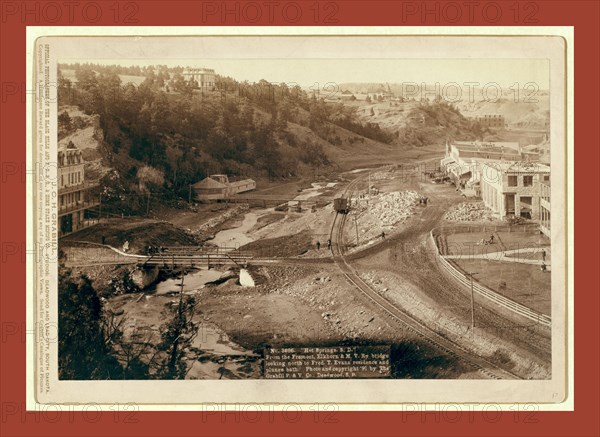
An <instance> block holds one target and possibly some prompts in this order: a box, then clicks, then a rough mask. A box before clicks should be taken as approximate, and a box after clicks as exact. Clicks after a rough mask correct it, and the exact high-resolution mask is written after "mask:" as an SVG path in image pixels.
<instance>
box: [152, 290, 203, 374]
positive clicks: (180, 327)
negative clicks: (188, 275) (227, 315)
mask: <svg viewBox="0 0 600 437" xmlns="http://www.w3.org/2000/svg"><path fill="white" fill-rule="evenodd" d="M182 288H183V285H182ZM195 308H196V300H195V299H194V297H193V296H184V295H183V291H182V292H181V294H180V296H179V303H178V304H177V305H176V306H167V308H166V309H165V311H164V312H163V316H164V317H165V318H169V316H170V320H168V321H167V322H166V323H164V324H163V325H162V326H161V327H160V331H161V332H162V335H161V336H162V341H161V343H160V344H159V345H158V347H157V350H158V353H157V355H156V356H155V363H154V364H153V366H154V367H156V377H158V378H159V379H184V378H185V375H186V373H187V364H186V362H185V361H184V360H183V357H184V356H185V353H186V349H189V347H190V346H191V345H192V341H193V340H194V338H195V337H196V335H197V334H198V323H195V322H194V321H193V318H194V314H195Z"/></svg>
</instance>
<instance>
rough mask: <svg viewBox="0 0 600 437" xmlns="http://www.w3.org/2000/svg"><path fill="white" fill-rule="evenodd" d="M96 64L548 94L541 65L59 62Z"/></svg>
mask: <svg viewBox="0 0 600 437" xmlns="http://www.w3.org/2000/svg"><path fill="white" fill-rule="evenodd" d="M62 62H65V63H70V62H93V63H101V64H119V65H124V66H130V65H140V66H143V65H152V64H154V65H158V64H160V65H167V66H169V67H175V66H178V65H179V66H182V67H187V66H189V67H206V68H213V69H214V70H215V72H216V73H218V74H220V75H223V76H230V77H233V78H234V79H236V80H238V81H244V80H247V81H249V82H258V81H259V80H261V79H265V80H267V81H269V82H277V83H279V82H286V83H297V84H299V85H300V86H302V87H310V86H312V85H314V84H319V86H320V87H321V88H322V87H323V86H325V84H327V83H335V84H340V83H347V82H359V83H386V82H388V83H390V84H391V83H408V82H415V83H418V84H421V83H426V84H434V83H440V84H441V85H442V86H443V85H444V84H448V83H451V82H456V83H458V84H461V85H462V84H464V83H465V82H475V83H478V84H480V85H481V86H483V85H485V84H488V83H497V84H499V85H500V86H501V87H502V88H508V87H511V86H513V85H514V84H515V83H517V84H518V86H519V88H524V86H525V85H526V84H527V83H531V82H533V83H535V84H537V86H538V88H539V89H541V90H546V89H549V62H548V60H546V59H398V60H393V59H369V60H366V59H334V60H333V59H244V60H240V59H229V60H228V59H207V60H205V61H199V60H197V59H175V60H174V59H162V60H161V59H154V60H147V61H144V62H140V61H139V60H131V61H128V60H123V59H118V60H110V59H103V60H64V61H62Z"/></svg>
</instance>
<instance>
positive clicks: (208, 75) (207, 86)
mask: <svg viewBox="0 0 600 437" xmlns="http://www.w3.org/2000/svg"><path fill="white" fill-rule="evenodd" d="M183 79H184V80H185V81H186V82H191V81H194V82H196V83H197V86H198V88H200V89H201V90H203V91H211V90H212V89H213V88H214V87H215V70H213V69H211V68H186V69H185V70H183Z"/></svg>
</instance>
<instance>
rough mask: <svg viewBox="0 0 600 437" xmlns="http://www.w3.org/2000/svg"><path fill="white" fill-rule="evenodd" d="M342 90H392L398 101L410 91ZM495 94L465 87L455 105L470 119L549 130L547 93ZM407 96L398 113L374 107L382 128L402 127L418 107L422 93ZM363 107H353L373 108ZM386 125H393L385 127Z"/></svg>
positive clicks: (366, 86)
mask: <svg viewBox="0 0 600 437" xmlns="http://www.w3.org/2000/svg"><path fill="white" fill-rule="evenodd" d="M421 88H422V86H421ZM339 89H340V90H343V91H349V92H351V93H355V94H356V95H361V94H365V93H386V92H390V91H391V93H392V94H393V95H394V96H396V97H398V98H399V99H400V97H401V96H403V93H404V92H406V91H407V88H406V86H403V84H401V83H390V84H388V83H342V84H340V85H339ZM424 89H427V90H433V89H435V86H434V85H427V86H426V87H425V88H424ZM411 90H412V88H411ZM494 91H495V90H494V89H493V88H492V89H491V90H488V91H487V94H486V93H484V92H483V90H482V89H481V88H478V87H475V88H473V89H469V88H464V89H461V97H462V98H461V99H460V100H459V101H457V102H456V103H453V104H454V105H455V106H456V108H457V109H458V110H459V111H460V112H461V113H462V114H463V115H464V116H465V117H468V118H469V117H479V116H484V115H502V116H504V118H505V120H506V123H507V124H508V126H509V127H510V128H516V129H519V128H523V129H541V130H543V129H547V127H548V124H549V122H550V98H549V95H548V92H547V91H544V90H536V91H535V92H533V91H532V90H531V89H520V90H519V91H518V98H517V99H515V91H514V90H512V89H503V90H502V96H499V98H498V99H497V100H496V99H495V97H496V95H495V94H494ZM486 95H487V96H488V98H487V99H486V98H485V96H486ZM405 97H406V103H404V104H405V105H409V107H404V106H402V104H400V106H399V107H398V108H397V111H396V110H394V109H392V108H393V107H390V104H389V102H381V103H379V104H375V105H372V106H373V107H374V109H375V112H376V118H375V121H377V122H383V123H384V124H382V125H381V127H382V128H384V127H387V128H391V129H394V128H396V127H401V125H402V123H403V120H404V117H402V115H403V113H404V114H405V113H406V111H407V110H410V105H416V104H418V103H417V102H414V101H413V100H416V101H419V100H420V97H422V95H421V93H420V90H418V89H417V91H416V92H415V91H413V94H411V95H410V96H408V95H407V96H405ZM442 97H444V96H442ZM446 97H448V102H451V101H452V100H454V95H453V96H446ZM400 100H402V99H400ZM392 103H396V102H392ZM347 104H350V103H347ZM364 104H365V102H364V100H363V101H360V102H355V103H354V105H356V106H360V108H361V109H360V110H361V112H364V111H368V112H370V108H369V107H365V106H364ZM386 107H387V108H386ZM378 111H380V112H382V113H383V114H387V117H385V116H384V117H383V120H378V118H379V117H378ZM396 116H399V119H398V120H396V119H395V118H396ZM386 119H388V120H386ZM386 122H388V123H389V124H390V125H388V126H385V123H386Z"/></svg>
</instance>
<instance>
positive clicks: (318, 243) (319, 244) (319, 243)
mask: <svg viewBox="0 0 600 437" xmlns="http://www.w3.org/2000/svg"><path fill="white" fill-rule="evenodd" d="M317 250H321V242H320V241H317Z"/></svg>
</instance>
